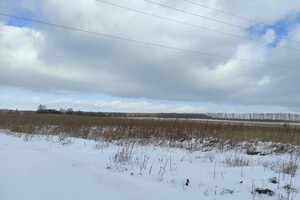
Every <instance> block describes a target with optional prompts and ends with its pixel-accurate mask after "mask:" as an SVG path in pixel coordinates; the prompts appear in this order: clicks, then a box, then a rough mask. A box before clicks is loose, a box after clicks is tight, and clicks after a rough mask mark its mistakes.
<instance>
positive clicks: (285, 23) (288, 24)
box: [247, 13, 300, 48]
mask: <svg viewBox="0 0 300 200" xmlns="http://www.w3.org/2000/svg"><path fill="white" fill-rule="evenodd" d="M299 23H300V13H296V14H292V15H288V16H286V17H284V18H282V19H280V20H278V21H276V22H275V23H274V24H270V25H265V26H262V25H261V24H256V25H253V26H251V27H250V28H249V29H248V30H247V31H248V33H249V34H251V35H256V36H258V37H260V36H262V35H264V34H265V33H266V32H267V31H268V30H269V29H273V30H274V31H275V34H276V38H275V39H274V40H273V42H272V43H270V44H269V45H267V46H268V47H269V48H275V47H276V46H277V44H278V43H279V42H280V41H281V40H282V38H283V37H285V36H287V35H289V34H291V33H290V32H289V30H290V28H292V27H293V26H295V25H297V24H299ZM257 31H259V32H261V33H257Z"/></svg>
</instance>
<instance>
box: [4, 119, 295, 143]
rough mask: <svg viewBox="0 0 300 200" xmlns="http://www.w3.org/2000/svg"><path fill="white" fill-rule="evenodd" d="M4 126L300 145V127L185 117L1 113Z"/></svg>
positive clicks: (116, 136) (99, 135) (111, 136)
mask: <svg viewBox="0 0 300 200" xmlns="http://www.w3.org/2000/svg"><path fill="white" fill-rule="evenodd" d="M0 128H2V129H8V130H10V131H12V132H17V133H20V132H25V133H28V134H48V135H65V136H67V137H78V138H87V139H94V140H98V139H104V140H107V141H112V140H123V139H125V140H128V139H130V140H136V141H139V142H145V143H150V142H151V141H168V142H169V143H172V142H180V141H189V140H192V139H199V138H205V137H214V138H216V139H217V140H218V141H230V143H233V144H234V143H236V142H241V141H257V140H259V141H272V142H281V143H289V144H296V145H300V126H296V125H286V124H248V123H247V124H244V123H242V122H241V123H228V122H213V121H197V120H183V119H168V120H166V119H164V120H161V119H151V118H143V119H141V118H114V117H91V116H72V115H55V114H48V115H47V114H0Z"/></svg>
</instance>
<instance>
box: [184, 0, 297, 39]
mask: <svg viewBox="0 0 300 200" xmlns="http://www.w3.org/2000/svg"><path fill="white" fill-rule="evenodd" d="M181 1H184V2H187V3H190V4H193V5H196V6H199V7H203V8H207V9H210V10H213V11H216V12H220V13H223V14H226V15H230V16H232V17H237V18H240V19H243V20H247V21H250V22H254V23H256V24H261V25H264V26H272V27H275V28H278V29H280V30H286V28H283V27H281V26H277V25H271V24H267V23H264V22H260V21H257V20H254V19H250V18H247V17H243V16H240V15H236V14H233V13H230V12H227V11H224V10H220V9H217V8H213V7H209V6H206V5H203V4H199V3H195V2H193V1H189V0H181ZM290 33H294V34H300V33H298V32H294V31H290Z"/></svg>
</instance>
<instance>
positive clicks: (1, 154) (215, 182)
mask: <svg viewBox="0 0 300 200" xmlns="http://www.w3.org/2000/svg"><path fill="white" fill-rule="evenodd" d="M28 139H29V140H28ZM26 140H28V141H26ZM58 140H59V138H58V137H51V138H50V137H45V136H36V137H33V138H28V137H26V136H25V135H23V136H19V137H16V135H11V134H6V133H5V131H0V200H41V199H43V200H53V199H55V200H82V199H89V200H96V199H110V200H117V199H130V200H134V199H144V200H147V199H149V200H150V199H151V200H153V199H164V200H166V199H172V200H176V199H189V200H193V199H228V200H229V199H243V200H247V199H259V198H262V199H279V196H281V195H282V196H287V192H286V189H284V186H285V185H287V184H289V183H290V180H291V176H290V175H289V174H284V173H281V172H279V171H276V170H274V165H276V164H278V163H283V164H284V163H288V162H289V161H290V160H291V159H294V160H295V159H296V158H295V156H293V155H292V154H281V155H276V154H271V155H266V156H259V155H253V156H250V155H246V154H245V153H243V152H242V151H240V150H230V151H226V152H222V151H219V150H217V149H215V150H213V151H209V152H201V151H193V152H190V151H187V150H183V149H176V148H163V147H156V146H152V145H148V146H138V145H135V144H128V145H127V146H125V147H124V145H123V146H118V145H116V144H113V143H106V142H95V141H88V140H83V139H75V138H71V139H67V140H66V141H64V142H63V143H64V145H63V144H62V142H58ZM122 150H124V151H123V153H124V152H125V150H127V154H126V155H128V154H130V157H129V159H127V160H126V161H122V157H121V156H120V155H121V154H122ZM118 153H119V154H118ZM116 155H118V156H119V157H118V156H116ZM236 158H239V160H241V161H245V162H246V161H247V162H246V163H248V164H247V165H246V166H243V164H241V165H242V166H235V167H233V166H229V164H228V162H229V161H230V159H232V160H236ZM118 159H119V160H118ZM118 161H119V162H118ZM268 163H269V165H270V166H271V164H272V165H273V169H270V168H269V167H268V166H267V164H268ZM244 164H245V163H244ZM263 164H265V166H263ZM278 166H281V165H278ZM275 168H276V167H275ZM279 169H280V167H279V168H278V169H277V170H279ZM272 177H276V178H277V179H278V180H279V184H278V183H277V184H273V183H271V182H270V181H269V180H268V179H270V178H272ZM186 179H189V180H190V184H189V185H188V186H186V185H185V182H186ZM299 179H300V174H299V170H297V173H296V174H295V177H293V178H292V186H293V187H294V188H295V189H298V190H299V189H300V181H299ZM257 187H259V188H268V189H270V190H272V191H274V192H275V194H274V195H273V196H268V195H258V194H252V193H251V192H252V191H253V189H254V188H257ZM299 196H300V195H299V194H298V195H297V196H296V197H295V198H294V199H297V198H299Z"/></svg>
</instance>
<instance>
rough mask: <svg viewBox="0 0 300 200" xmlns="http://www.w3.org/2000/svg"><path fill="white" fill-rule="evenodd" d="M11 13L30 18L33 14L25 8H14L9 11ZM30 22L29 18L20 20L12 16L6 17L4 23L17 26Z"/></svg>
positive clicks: (24, 25)
mask: <svg viewBox="0 0 300 200" xmlns="http://www.w3.org/2000/svg"><path fill="white" fill-rule="evenodd" d="M10 14H11V15H15V16H18V17H24V18H28V19H31V18H32V16H33V14H32V13H31V12H29V11H26V10H21V9H14V10H12V11H11V12H10ZM31 23H32V22H31V21H29V20H22V19H16V18H12V17H8V18H7V20H6V22H5V24H6V25H10V26H17V27H27V26H29V25H30V24H31Z"/></svg>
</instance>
